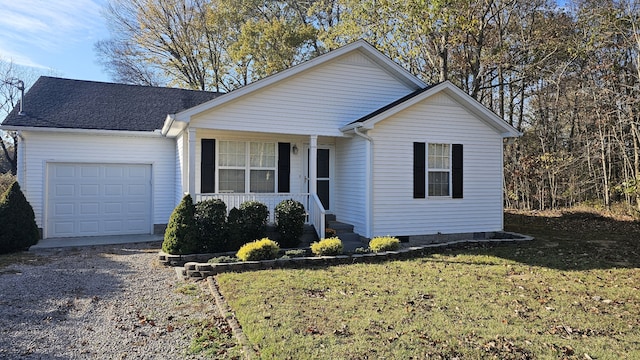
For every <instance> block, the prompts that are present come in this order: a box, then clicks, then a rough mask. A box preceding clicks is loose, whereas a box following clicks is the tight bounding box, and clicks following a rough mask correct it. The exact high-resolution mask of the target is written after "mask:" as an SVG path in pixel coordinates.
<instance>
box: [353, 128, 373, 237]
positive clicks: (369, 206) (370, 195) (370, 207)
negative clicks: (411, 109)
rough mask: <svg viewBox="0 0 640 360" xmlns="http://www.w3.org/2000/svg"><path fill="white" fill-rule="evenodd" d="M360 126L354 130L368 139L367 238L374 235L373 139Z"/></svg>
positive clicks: (366, 160) (366, 164)
mask: <svg viewBox="0 0 640 360" xmlns="http://www.w3.org/2000/svg"><path fill="white" fill-rule="evenodd" d="M360 128H361V126H359V127H354V128H353V132H354V133H355V134H356V135H358V136H360V137H361V138H363V139H365V140H367V151H366V159H365V166H366V174H367V175H366V177H365V182H364V184H365V189H366V196H365V201H364V203H365V205H364V206H365V208H366V211H365V223H366V234H365V236H366V237H367V238H372V237H373V139H372V138H371V137H370V136H368V135H366V134H364V133H362V132H360Z"/></svg>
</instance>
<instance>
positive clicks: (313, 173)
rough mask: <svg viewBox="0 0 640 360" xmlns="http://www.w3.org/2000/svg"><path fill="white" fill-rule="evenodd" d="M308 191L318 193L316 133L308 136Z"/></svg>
mask: <svg viewBox="0 0 640 360" xmlns="http://www.w3.org/2000/svg"><path fill="white" fill-rule="evenodd" d="M309 193H310V194H317V193H318V135H311V136H310V137H309Z"/></svg>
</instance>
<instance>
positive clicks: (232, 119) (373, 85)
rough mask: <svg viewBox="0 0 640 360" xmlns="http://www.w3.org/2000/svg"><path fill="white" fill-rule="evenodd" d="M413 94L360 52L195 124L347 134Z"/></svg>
mask: <svg viewBox="0 0 640 360" xmlns="http://www.w3.org/2000/svg"><path fill="white" fill-rule="evenodd" d="M411 91H413V89H410V88H408V87H407V86H406V85H404V84H403V83H401V82H400V81H398V80H397V79H396V78H394V77H393V76H391V75H390V74H389V73H388V72H386V71H385V70H383V69H381V68H380V67H378V66H377V65H375V64H374V63H373V62H371V61H370V60H369V59H368V58H366V57H365V56H363V55H362V54H361V53H360V52H359V51H357V52H354V53H351V54H347V55H345V56H343V57H340V58H337V59H334V60H333V61H330V62H328V63H325V64H322V65H319V66H318V67H315V68H312V69H310V70H308V71H306V72H303V73H300V74H297V75H296V76H293V77H292V78H288V79H285V80H283V81H281V82H278V83H276V84H274V85H272V86H269V87H266V88H263V89H260V90H258V91H256V92H255V93H252V94H248V95H246V96H244V97H243V98H241V99H238V100H235V101H233V102H230V103H228V104H224V105H222V106H220V107H219V108H214V109H213V110H211V111H207V112H204V113H202V114H199V115H197V116H195V117H194V118H192V119H191V126H194V127H198V128H211V129H214V128H215V129H220V130H238V131H246V130H249V131H255V132H267V133H280V134H309V135H319V136H325V135H326V136H342V133H341V132H340V131H339V128H340V127H342V126H345V125H347V124H348V123H350V122H352V121H355V120H357V119H359V118H361V117H362V116H364V115H367V114H369V113H371V112H372V111H374V110H376V109H378V108H380V107H382V106H385V105H387V104H388V103H390V102H392V101H395V100H397V99H399V98H401V97H402V96H404V95H406V94H408V93H410V92H411Z"/></svg>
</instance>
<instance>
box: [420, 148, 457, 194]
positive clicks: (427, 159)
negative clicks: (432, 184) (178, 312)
mask: <svg viewBox="0 0 640 360" xmlns="http://www.w3.org/2000/svg"><path fill="white" fill-rule="evenodd" d="M430 145H447V146H448V148H449V155H448V159H449V168H447V169H441V168H431V167H430V166H429V147H430ZM452 149H453V144H449V143H439V142H428V143H427V146H426V156H425V157H426V159H425V161H426V165H427V166H426V169H427V176H426V179H425V182H426V187H427V188H426V194H425V195H426V198H430V197H431V198H436V199H446V198H451V197H452V184H453V163H452V161H453V158H452V155H453V154H452ZM430 172H446V173H448V174H449V176H448V178H449V179H448V185H449V186H448V187H447V188H448V194H447V195H430V194H429V173H430Z"/></svg>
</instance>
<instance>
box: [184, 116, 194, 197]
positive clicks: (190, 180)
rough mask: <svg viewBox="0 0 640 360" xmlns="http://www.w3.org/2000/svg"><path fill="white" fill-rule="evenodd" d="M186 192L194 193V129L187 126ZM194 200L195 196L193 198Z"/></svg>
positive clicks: (192, 194) (192, 195)
mask: <svg viewBox="0 0 640 360" xmlns="http://www.w3.org/2000/svg"><path fill="white" fill-rule="evenodd" d="M187 149H188V150H187V151H188V154H187V191H186V192H187V193H189V194H191V197H194V196H195V193H196V129H193V128H189V130H188V137H187ZM193 200H194V201H195V200H196V199H195V198H194V199H193Z"/></svg>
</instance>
